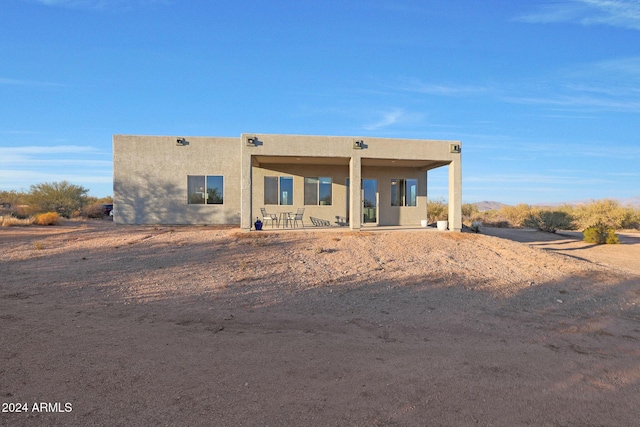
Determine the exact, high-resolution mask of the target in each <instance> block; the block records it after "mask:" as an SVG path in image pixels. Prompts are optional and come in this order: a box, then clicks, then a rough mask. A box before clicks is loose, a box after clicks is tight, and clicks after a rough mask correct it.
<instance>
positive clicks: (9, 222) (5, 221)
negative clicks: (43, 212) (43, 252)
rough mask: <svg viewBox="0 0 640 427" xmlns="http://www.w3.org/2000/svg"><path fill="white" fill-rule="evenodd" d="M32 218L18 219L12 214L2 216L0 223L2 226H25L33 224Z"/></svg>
mask: <svg viewBox="0 0 640 427" xmlns="http://www.w3.org/2000/svg"><path fill="white" fill-rule="evenodd" d="M33 220H34V219H33V218H32V217H28V218H23V219H20V218H16V217H14V216H3V217H2V221H0V223H1V224H2V226H3V227H13V226H25V225H31V224H33Z"/></svg>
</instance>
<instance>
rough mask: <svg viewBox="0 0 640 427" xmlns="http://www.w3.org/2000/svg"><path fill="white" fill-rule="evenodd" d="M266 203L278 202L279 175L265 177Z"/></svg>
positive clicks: (275, 203) (273, 203) (274, 203)
mask: <svg viewBox="0 0 640 427" xmlns="http://www.w3.org/2000/svg"><path fill="white" fill-rule="evenodd" d="M264 204H265V205H277V204H278V177H277V176H265V177H264Z"/></svg>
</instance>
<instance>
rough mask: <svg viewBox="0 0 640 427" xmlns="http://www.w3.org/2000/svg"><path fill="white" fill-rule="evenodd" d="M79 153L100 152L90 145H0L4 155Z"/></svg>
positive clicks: (0, 151) (0, 150) (0, 152)
mask: <svg viewBox="0 0 640 427" xmlns="http://www.w3.org/2000/svg"><path fill="white" fill-rule="evenodd" d="M69 153H72V154H79V153H100V151H99V150H98V149H96V148H95V147H91V146H88V145H53V146H45V145H26V146H22V147H0V154H1V155H2V157H8V156H12V155H13V156H18V155H35V154H44V155H51V154H69Z"/></svg>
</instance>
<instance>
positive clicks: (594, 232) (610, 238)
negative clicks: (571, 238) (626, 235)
mask: <svg viewBox="0 0 640 427" xmlns="http://www.w3.org/2000/svg"><path fill="white" fill-rule="evenodd" d="M582 236H583V240H584V241H585V242H587V243H596V244H598V245H602V244H605V243H606V244H609V245H612V244H617V243H620V239H618V236H616V234H615V230H614V229H613V228H612V227H607V226H606V225H605V224H603V223H598V224H596V225H592V226H591V227H587V228H586V229H585V230H584V231H583V232H582Z"/></svg>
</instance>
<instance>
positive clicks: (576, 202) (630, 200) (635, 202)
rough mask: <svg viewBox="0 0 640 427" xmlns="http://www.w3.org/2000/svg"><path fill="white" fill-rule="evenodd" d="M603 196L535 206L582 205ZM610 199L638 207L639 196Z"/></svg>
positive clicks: (639, 202) (627, 205)
mask: <svg viewBox="0 0 640 427" xmlns="http://www.w3.org/2000/svg"><path fill="white" fill-rule="evenodd" d="M603 199H605V198H602V199H587V200H573V201H571V202H563V203H559V202H558V203H538V204H536V205H535V206H540V207H555V206H562V205H569V206H577V205H584V204H588V203H591V202H593V201H595V200H603ZM607 199H609V197H607ZM610 199H611V200H615V201H616V202H618V203H620V205H621V206H624V207H631V208H634V209H638V208H640V196H635V197H627V198H623V199H616V198H615V197H610Z"/></svg>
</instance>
